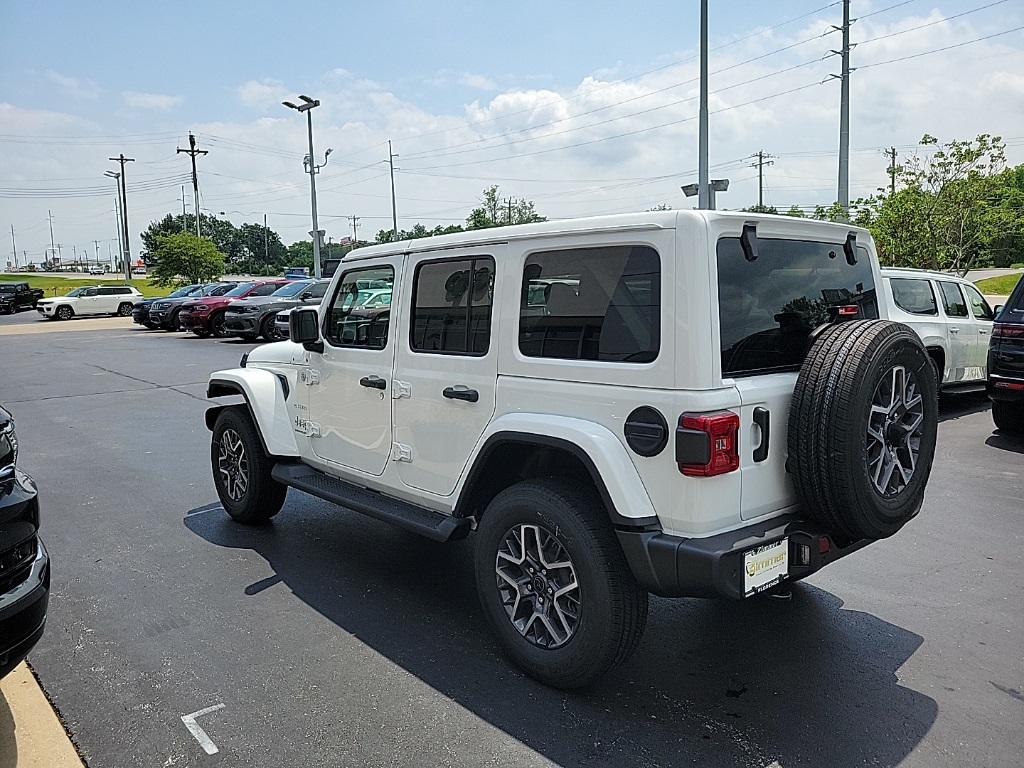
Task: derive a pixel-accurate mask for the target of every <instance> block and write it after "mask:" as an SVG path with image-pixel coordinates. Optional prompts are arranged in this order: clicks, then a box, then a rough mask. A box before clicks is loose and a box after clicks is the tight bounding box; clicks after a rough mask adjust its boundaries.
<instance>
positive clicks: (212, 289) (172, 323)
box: [149, 282, 238, 331]
mask: <svg viewBox="0 0 1024 768" xmlns="http://www.w3.org/2000/svg"><path fill="white" fill-rule="evenodd" d="M236 285H238V283H226V282H219V283H207V284H206V285H202V286H200V287H199V289H198V290H196V291H193V292H192V293H190V294H189V295H188V296H178V297H176V298H171V297H170V296H168V297H167V298H164V299H157V300H156V301H154V302H153V303H152V304H150V305H149V321H150V322H151V323H153V324H154V325H156V326H157V327H158V328H162V329H163V330H165V331H180V330H181V325H180V323H179V322H178V315H179V314H180V313H181V305H182V304H184V303H185V302H186V301H189V300H191V299H194V298H198V297H200V296H223V295H224V294H225V293H227V292H228V291H230V290H231V289H232V288H234V287H235V286H236Z"/></svg>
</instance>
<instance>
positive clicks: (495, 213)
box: [466, 184, 547, 229]
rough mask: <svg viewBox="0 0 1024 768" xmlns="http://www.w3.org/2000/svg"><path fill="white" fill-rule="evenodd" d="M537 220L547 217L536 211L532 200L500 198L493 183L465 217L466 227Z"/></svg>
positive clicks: (472, 227)
mask: <svg viewBox="0 0 1024 768" xmlns="http://www.w3.org/2000/svg"><path fill="white" fill-rule="evenodd" d="M537 221H547V218H545V217H544V216H541V215H540V214H539V213H537V211H536V210H535V209H534V205H533V201H532V200H516V199H514V198H506V199H504V200H502V198H501V193H500V190H499V188H498V185H497V184H493V185H491V186H490V187H488V188H487V189H485V190H484V198H483V200H482V201H481V204H480V206H479V207H477V208H474V209H473V210H472V211H470V213H469V216H467V217H466V229H487V228H488V227H503V226H506V225H508V224H532V223H534V222H537Z"/></svg>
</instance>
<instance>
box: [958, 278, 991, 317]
mask: <svg viewBox="0 0 1024 768" xmlns="http://www.w3.org/2000/svg"><path fill="white" fill-rule="evenodd" d="M963 288H964V291H965V292H966V293H967V300H968V301H969V302H970V303H971V312H972V314H973V315H974V316H975V317H976V318H978V319H979V320H991V319H992V318H993V312H992V307H990V306H989V305H988V302H987V301H985V297H984V296H982V295H981V291H979V290H978V289H977V288H975V287H974V286H973V285H965V286H963Z"/></svg>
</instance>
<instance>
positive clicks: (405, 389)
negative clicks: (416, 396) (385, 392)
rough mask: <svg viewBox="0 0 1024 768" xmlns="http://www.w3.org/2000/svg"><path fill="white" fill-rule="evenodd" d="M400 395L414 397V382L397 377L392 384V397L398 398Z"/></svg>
mask: <svg viewBox="0 0 1024 768" xmlns="http://www.w3.org/2000/svg"><path fill="white" fill-rule="evenodd" d="M400 397H412V384H410V383H409V382H408V381H399V380H398V379H395V380H394V381H393V382H392V386H391V399H392V400H397V399H398V398H400Z"/></svg>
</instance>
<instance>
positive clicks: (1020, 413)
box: [985, 279, 1024, 435]
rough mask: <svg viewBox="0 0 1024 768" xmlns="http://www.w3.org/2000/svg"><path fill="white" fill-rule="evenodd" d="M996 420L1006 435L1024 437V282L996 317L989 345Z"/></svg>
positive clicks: (990, 387) (989, 383) (989, 384)
mask: <svg viewBox="0 0 1024 768" xmlns="http://www.w3.org/2000/svg"><path fill="white" fill-rule="evenodd" d="M985 389H986V391H987V392H988V396H989V398H990V399H991V400H992V420H993V421H994V422H995V425H996V426H997V427H998V428H999V429H1001V430H1002V431H1003V432H1007V433H1009V434H1012V435H1024V279H1022V280H1019V281H1017V286H1016V287H1015V288H1014V289H1013V293H1011V294H1010V298H1009V299H1008V300H1007V301H1006V306H1004V307H1002V309H1001V310H1000V311H999V312H998V313H997V314H996V321H995V324H994V325H993V326H992V338H991V339H990V340H989V346H988V380H987V382H986V385H985Z"/></svg>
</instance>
